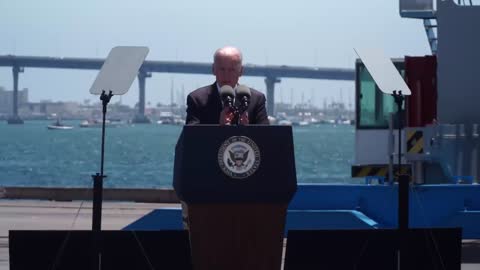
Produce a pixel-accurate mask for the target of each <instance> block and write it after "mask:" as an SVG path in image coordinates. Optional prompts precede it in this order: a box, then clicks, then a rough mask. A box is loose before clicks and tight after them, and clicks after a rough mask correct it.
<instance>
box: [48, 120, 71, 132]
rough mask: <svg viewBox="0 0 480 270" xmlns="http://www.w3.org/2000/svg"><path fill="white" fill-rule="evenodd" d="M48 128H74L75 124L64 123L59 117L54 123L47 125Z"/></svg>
mask: <svg viewBox="0 0 480 270" xmlns="http://www.w3.org/2000/svg"><path fill="white" fill-rule="evenodd" d="M47 128H48V129H52V130H54V129H61V130H63V129H73V126H69V125H65V124H62V122H61V121H60V119H57V121H56V122H55V123H52V124H50V125H48V126H47Z"/></svg>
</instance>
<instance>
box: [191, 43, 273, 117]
mask: <svg viewBox="0 0 480 270" xmlns="http://www.w3.org/2000/svg"><path fill="white" fill-rule="evenodd" d="M212 71H213V74H214V75H215V78H216V81H215V82H214V83H213V84H212V85H208V86H205V87H202V88H199V89H197V90H195V91H193V92H192V93H190V94H189V95H188V97H187V120H186V124H219V123H220V114H221V112H222V109H223V106H222V100H221V99H220V87H222V86H224V85H229V86H231V87H232V88H233V89H235V88H236V87H237V85H238V79H239V78H240V76H242V73H243V66H242V53H241V52H240V50H239V49H237V48H234V47H223V48H220V49H218V50H217V51H216V52H215V54H214V56H213V67H212ZM250 91H251V97H250V104H249V106H248V108H247V112H248V120H249V124H266V125H268V124H269V122H268V115H267V110H266V108H265V95H264V94H262V93H261V92H259V91H257V90H255V89H250Z"/></svg>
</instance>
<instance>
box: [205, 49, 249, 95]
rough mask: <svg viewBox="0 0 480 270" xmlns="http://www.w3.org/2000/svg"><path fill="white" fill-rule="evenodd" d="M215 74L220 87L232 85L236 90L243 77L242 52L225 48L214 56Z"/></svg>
mask: <svg viewBox="0 0 480 270" xmlns="http://www.w3.org/2000/svg"><path fill="white" fill-rule="evenodd" d="M212 70H213V74H214V75H215V77H216V79H217V83H218V84H219V85H220V87H222V86H224V85H230V86H231V87H233V88H235V86H236V85H237V83H238V79H239V78H240V76H242V73H243V66H242V52H240V50H239V49H237V48H235V47H230V46H227V47H223V48H220V49H218V50H217V51H216V52H215V54H214V55H213V69H212Z"/></svg>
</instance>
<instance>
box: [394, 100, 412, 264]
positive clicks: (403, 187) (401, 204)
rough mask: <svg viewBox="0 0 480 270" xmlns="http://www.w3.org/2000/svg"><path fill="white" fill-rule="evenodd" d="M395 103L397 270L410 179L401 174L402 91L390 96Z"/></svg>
mask: <svg viewBox="0 0 480 270" xmlns="http://www.w3.org/2000/svg"><path fill="white" fill-rule="evenodd" d="M392 96H393V98H394V100H395V103H396V104H397V121H398V168H397V176H398V178H397V179H398V232H399V234H398V235H399V245H400V249H399V252H398V269H404V268H405V267H406V266H405V264H404V263H402V257H401V256H402V254H403V256H405V255H404V254H405V251H406V249H407V238H408V236H407V233H408V210H409V209H408V208H409V207H408V196H409V195H408V186H409V182H410V177H409V175H407V174H402V173H401V171H402V169H401V168H402V128H403V125H402V123H403V122H402V105H403V101H404V100H405V96H403V95H402V91H398V92H397V91H393V94H392Z"/></svg>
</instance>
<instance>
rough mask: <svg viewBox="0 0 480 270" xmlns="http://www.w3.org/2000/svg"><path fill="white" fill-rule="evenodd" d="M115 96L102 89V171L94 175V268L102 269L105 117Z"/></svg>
mask: <svg viewBox="0 0 480 270" xmlns="http://www.w3.org/2000/svg"><path fill="white" fill-rule="evenodd" d="M112 97H113V94H112V91H110V92H109V93H108V95H107V94H105V91H104V90H103V91H102V94H101V95H100V100H101V101H102V106H103V110H102V113H103V121H102V149H101V152H100V153H101V161H100V173H96V174H95V175H92V178H93V215H92V231H93V234H94V236H93V250H94V254H93V262H92V263H93V264H92V269H101V266H102V256H101V239H100V231H101V230H102V200H103V199H102V197H103V179H104V178H106V177H107V176H106V175H103V162H104V154H105V118H106V114H107V104H108V102H110V99H111V98H112Z"/></svg>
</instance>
